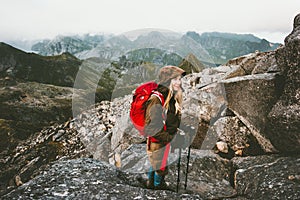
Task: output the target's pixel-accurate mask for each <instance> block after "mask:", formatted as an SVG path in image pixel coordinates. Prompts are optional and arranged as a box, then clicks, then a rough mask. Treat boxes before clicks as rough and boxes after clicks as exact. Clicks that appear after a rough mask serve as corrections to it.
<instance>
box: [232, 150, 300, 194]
mask: <svg viewBox="0 0 300 200" xmlns="http://www.w3.org/2000/svg"><path fill="white" fill-rule="evenodd" d="M299 166H300V158H299V156H295V157H293V156H291V157H279V156H278V155H271V156H267V155H264V156H256V157H245V158H234V159H233V167H234V168H235V169H236V171H235V173H234V187H235V189H236V191H237V193H238V195H239V196H244V197H246V198H247V199H299V197H300V184H299V182H298V181H296V180H295V179H293V178H292V179H291V176H293V175H294V176H295V175H296V176H297V175H299ZM289 177H290V178H289Z"/></svg>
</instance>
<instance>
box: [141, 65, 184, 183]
mask: <svg viewBox="0 0 300 200" xmlns="http://www.w3.org/2000/svg"><path fill="white" fill-rule="evenodd" d="M184 75H185V71H184V70H182V69H181V68H179V67H176V66H165V67H162V68H161V69H160V71H159V82H158V86H157V88H156V89H155V91H154V92H152V94H151V96H150V98H149V99H148V100H147V102H146V105H145V106H146V111H145V127H144V133H145V135H146V136H147V154H148V158H149V161H150V164H151V166H150V169H149V172H148V180H147V187H148V188H151V189H167V185H166V183H165V180H164V178H165V176H166V175H167V174H168V166H167V159H168V155H169V152H170V148H171V144H170V143H171V141H172V140H173V139H174V138H175V137H176V138H177V140H178V142H179V143H180V142H181V141H180V139H178V138H179V136H176V135H177V130H178V128H179V125H180V118H181V109H182V101H183V99H182V92H183V90H182V87H181V78H182V76H184ZM178 135H179V134H178ZM178 142H177V143H178ZM172 148H176V142H172Z"/></svg>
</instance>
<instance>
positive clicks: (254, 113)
mask: <svg viewBox="0 0 300 200" xmlns="http://www.w3.org/2000/svg"><path fill="white" fill-rule="evenodd" d="M223 83H224V87H225V91H226V98H227V102H228V105H227V106H228V108H229V109H230V110H231V111H233V113H234V114H235V115H236V116H238V118H239V119H240V120H241V121H242V122H243V123H244V124H245V125H246V126H247V128H248V129H249V130H250V131H251V132H252V134H253V135H254V136H255V137H256V139H257V141H258V142H259V144H260V145H261V147H262V149H263V150H264V151H265V152H276V151H277V150H276V148H274V146H273V145H272V143H271V142H270V139H269V138H267V137H266V134H265V132H266V122H267V114H268V113H269V112H270V110H271V108H272V106H273V105H274V104H275V102H276V100H277V85H276V74H273V73H270V74H255V75H247V76H242V77H235V78H231V79H227V80H224V81H223Z"/></svg>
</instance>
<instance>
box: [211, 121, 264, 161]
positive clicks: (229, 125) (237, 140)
mask: <svg viewBox="0 0 300 200" xmlns="http://www.w3.org/2000/svg"><path fill="white" fill-rule="evenodd" d="M207 134H209V135H216V137H217V140H218V142H217V143H216V147H217V148H218V149H219V151H221V152H223V153H228V148H229V149H231V150H233V151H234V152H235V154H236V155H239V156H247V155H260V154H263V150H262V148H261V147H260V145H259V143H258V141H257V139H256V138H255V137H254V136H253V135H252V133H251V131H250V130H249V129H248V128H247V126H245V124H243V123H242V122H241V120H240V119H239V118H238V117H236V116H234V117H230V116H226V117H221V118H219V119H218V120H217V121H216V122H215V123H214V124H213V126H211V127H210V128H209V130H208V133H207ZM225 144H226V147H227V145H228V147H227V150H226V151H227V152H224V151H222V150H221V149H223V146H225ZM226 147H225V148H226Z"/></svg>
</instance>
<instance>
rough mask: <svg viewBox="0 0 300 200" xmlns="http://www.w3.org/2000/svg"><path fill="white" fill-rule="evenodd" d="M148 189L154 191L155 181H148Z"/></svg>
mask: <svg viewBox="0 0 300 200" xmlns="http://www.w3.org/2000/svg"><path fill="white" fill-rule="evenodd" d="M146 188H147V189H151V190H152V189H154V181H153V179H152V180H151V179H150V180H147V181H146Z"/></svg>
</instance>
